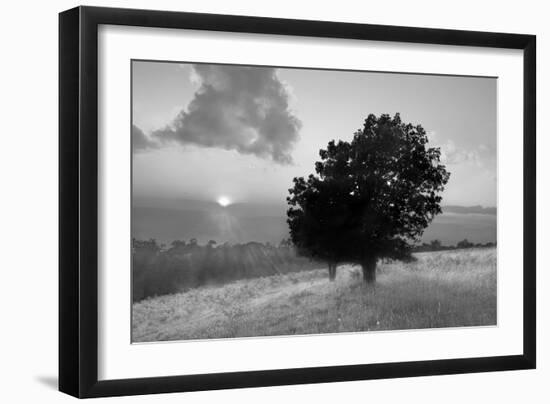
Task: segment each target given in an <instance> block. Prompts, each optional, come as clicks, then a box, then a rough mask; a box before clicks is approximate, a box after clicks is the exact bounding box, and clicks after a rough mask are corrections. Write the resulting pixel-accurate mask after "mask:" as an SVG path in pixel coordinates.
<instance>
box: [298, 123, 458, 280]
mask: <svg viewBox="0 0 550 404" xmlns="http://www.w3.org/2000/svg"><path fill="white" fill-rule="evenodd" d="M427 143H428V137H427V135H426V131H425V130H424V129H423V128H422V126H420V125H416V126H414V125H412V124H410V123H407V124H405V123H403V122H401V118H400V116H399V114H396V115H395V116H394V117H393V118H391V117H390V116H389V115H387V114H383V115H380V117H379V118H377V117H376V116H375V115H373V114H371V115H369V116H368V117H367V119H366V120H365V121H364V125H363V128H362V129H359V130H357V131H356V132H355V134H354V136H353V139H352V140H351V142H346V141H343V140H339V141H338V142H336V141H334V140H333V141H331V142H329V143H328V146H327V148H326V149H321V150H320V151H319V155H320V157H321V161H318V162H316V163H315V174H310V175H309V176H308V177H307V178H304V177H299V178H294V180H293V182H294V185H293V187H292V188H291V189H289V193H290V196H289V197H288V198H287V201H288V204H289V209H288V211H287V215H288V218H287V221H288V224H289V227H290V235H291V239H292V242H293V243H294V244H295V245H296V247H297V248H298V250H299V251H300V252H301V253H303V254H306V255H309V256H312V257H315V258H319V259H323V260H326V261H328V262H329V268H330V265H331V264H335V263H338V262H351V263H358V264H361V265H362V267H363V274H364V279H365V281H366V282H372V281H374V280H375V268H376V261H377V259H378V258H385V257H386V258H393V259H406V258H408V257H410V251H411V246H412V243H414V242H416V241H418V240H419V238H420V236H421V235H422V233H423V231H424V229H425V228H426V227H427V226H428V224H429V223H430V222H431V220H432V219H433V218H434V217H435V215H437V214H439V213H441V207H440V202H441V196H440V193H441V192H442V191H443V189H444V185H445V184H446V183H447V181H448V180H449V176H450V174H449V172H448V171H447V170H446V169H445V166H444V165H442V164H440V158H441V152H440V149H439V148H429V147H428V146H427Z"/></svg>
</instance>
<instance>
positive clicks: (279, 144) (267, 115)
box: [153, 65, 301, 164]
mask: <svg viewBox="0 0 550 404" xmlns="http://www.w3.org/2000/svg"><path fill="white" fill-rule="evenodd" d="M193 69H194V73H195V74H196V78H197V79H198V80H199V81H200V87H199V89H198V90H197V92H196V93H195V96H194V98H193V100H192V101H191V102H190V103H189V105H188V107H187V110H183V111H181V112H180V113H179V114H178V116H177V117H176V119H175V120H174V122H173V123H172V124H171V125H170V126H168V127H166V128H164V129H161V130H158V131H155V132H154V133H153V137H154V138H155V139H158V140H159V141H160V142H161V143H165V142H169V141H175V142H177V143H180V144H196V145H199V146H203V147H216V148H222V149H225V150H236V151H237V152H239V153H244V154H254V155H256V156H258V157H262V158H272V159H273V160H274V161H276V162H278V163H281V164H289V163H291V162H292V156H291V151H292V148H293V146H294V143H295V142H296V141H297V140H298V132H299V130H300V127H301V122H300V120H299V119H298V118H297V117H296V116H294V115H293V114H292V112H291V111H290V110H289V105H288V98H289V93H288V91H287V89H286V88H285V86H284V84H283V83H282V82H281V81H280V80H279V78H278V77H277V74H276V71H275V69H273V68H265V67H245V66H216V65H194V66H193Z"/></svg>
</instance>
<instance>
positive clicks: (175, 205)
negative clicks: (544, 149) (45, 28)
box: [59, 7, 536, 397]
mask: <svg viewBox="0 0 550 404" xmlns="http://www.w3.org/2000/svg"><path fill="white" fill-rule="evenodd" d="M535 44H536V41H535V36H532V35H520V34H503V33H488V32H471V31H454V30H442V29H425V28H411V27H396V26H379V25H367V24H350V23H339V22H324V21H307V20H285V19H273V18H260V17H244V16H228V15H213V14H195V13H181V12H165V11H146V10H125V9H108V8H94V7H78V8H75V9H71V10H68V11H65V12H63V13H61V14H60V17H59V46H60V49H59V83H60V84H59V98H60V104H59V111H60V112H59V114H60V115H59V128H60V129H59V137H60V143H59V144H60V224H59V226H60V255H59V259H60V266H59V293H60V295H59V299H60V302H59V388H60V390H61V391H63V392H65V393H68V394H70V395H73V396H76V397H101V396H115V395H132V394H148V393H163V392H183V391H195V390H209V389H225V388H239V387H257V386H273V385H287V384H299V383H322V382H334V381H348V380H362V379H378V378H395V377H409V376H425V375H440V374H456V373H467V372H486V371H499V370H514V369H533V368H535V363H536V361H535V358H536V354H535V352H536V341H535V334H536V330H535V318H536V312H535V309H536V307H535V306H536V305H535V302H536V288H535V270H536V268H535V261H536V254H535V252H536V251H535V250H536V243H535V234H536V232H535V223H536V221H535V210H536V209H535V183H536V182H535V119H536V116H535V110H536V108H535V100H536V95H535V94H536V85H535V65H536V63H535V55H536V50H535V48H536V45H535Z"/></svg>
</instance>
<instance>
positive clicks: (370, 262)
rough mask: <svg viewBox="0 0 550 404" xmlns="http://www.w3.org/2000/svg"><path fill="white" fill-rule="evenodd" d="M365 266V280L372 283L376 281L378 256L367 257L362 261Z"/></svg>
mask: <svg viewBox="0 0 550 404" xmlns="http://www.w3.org/2000/svg"><path fill="white" fill-rule="evenodd" d="M361 267H362V268H363V281H364V282H365V283H366V284H368V285H372V284H374V283H375V282H376V257H366V258H365V259H364V260H363V262H362V263H361Z"/></svg>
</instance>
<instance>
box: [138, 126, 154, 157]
mask: <svg viewBox="0 0 550 404" xmlns="http://www.w3.org/2000/svg"><path fill="white" fill-rule="evenodd" d="M158 147H159V143H158V142H157V141H155V140H153V139H150V138H149V137H148V136H147V135H146V134H145V133H143V131H142V130H141V129H140V128H138V127H137V126H136V125H132V149H133V151H134V152H140V151H145V150H150V149H156V148H158Z"/></svg>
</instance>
